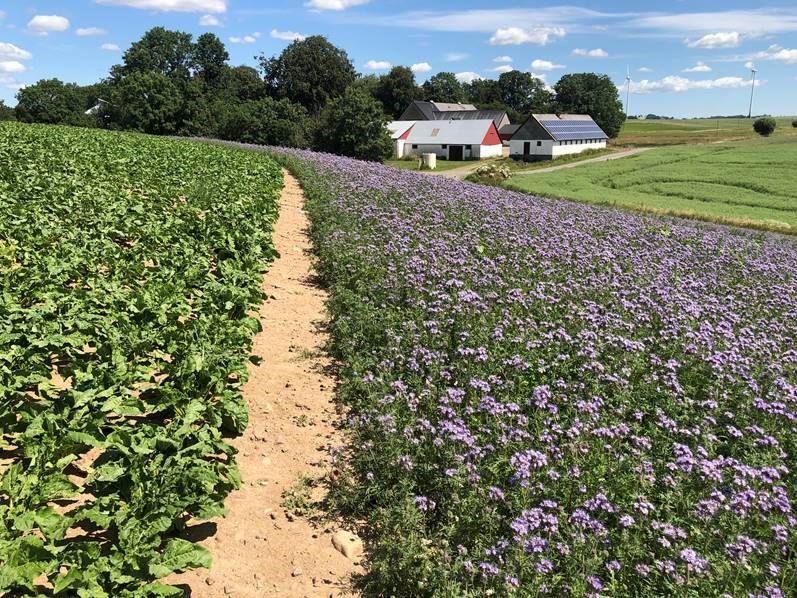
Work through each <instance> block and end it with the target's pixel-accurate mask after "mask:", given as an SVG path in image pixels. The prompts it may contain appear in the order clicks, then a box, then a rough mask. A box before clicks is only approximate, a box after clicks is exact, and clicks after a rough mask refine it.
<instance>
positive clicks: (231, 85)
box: [216, 66, 268, 101]
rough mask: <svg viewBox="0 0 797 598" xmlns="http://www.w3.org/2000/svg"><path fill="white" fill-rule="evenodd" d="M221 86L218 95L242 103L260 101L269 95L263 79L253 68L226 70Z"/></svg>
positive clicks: (238, 67)
mask: <svg viewBox="0 0 797 598" xmlns="http://www.w3.org/2000/svg"><path fill="white" fill-rule="evenodd" d="M221 81H222V82H221V85H220V86H219V89H217V90H216V95H217V96H219V97H221V96H223V97H225V98H234V99H236V100H240V101H247V100H259V99H261V98H264V97H266V96H267V95H268V87H266V84H265V82H264V81H263V79H261V78H260V75H259V74H258V72H257V70H256V69H254V68H252V67H251V66H236V67H232V68H229V67H228V68H226V69H225V70H224V72H223V74H222V76H221Z"/></svg>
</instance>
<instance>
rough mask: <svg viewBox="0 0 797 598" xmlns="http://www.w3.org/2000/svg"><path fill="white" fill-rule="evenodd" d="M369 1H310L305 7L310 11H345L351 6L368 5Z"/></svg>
mask: <svg viewBox="0 0 797 598" xmlns="http://www.w3.org/2000/svg"><path fill="white" fill-rule="evenodd" d="M369 1H370V0H310V1H309V2H306V3H305V6H306V7H308V8H310V9H311V10H346V9H347V8H351V7H352V6H360V5H362V4H368V2H369Z"/></svg>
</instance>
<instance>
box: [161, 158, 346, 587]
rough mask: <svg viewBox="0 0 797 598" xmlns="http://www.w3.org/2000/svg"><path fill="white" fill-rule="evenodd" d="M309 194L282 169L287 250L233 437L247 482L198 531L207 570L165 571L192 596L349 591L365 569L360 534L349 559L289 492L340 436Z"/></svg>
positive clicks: (281, 241)
mask: <svg viewBox="0 0 797 598" xmlns="http://www.w3.org/2000/svg"><path fill="white" fill-rule="evenodd" d="M303 201H304V196H303V194H302V191H301V189H300V187H299V185H298V183H297V181H296V179H295V178H293V177H292V176H291V175H289V174H288V173H287V172H285V190H284V191H283V194H282V197H281V199H280V216H279V219H278V221H277V223H276V227H275V230H274V244H275V245H276V248H277V250H278V251H279V253H280V256H281V257H280V258H279V259H277V260H276V261H275V262H274V263H273V264H272V266H271V268H270V270H269V271H268V273H267V274H266V276H265V278H264V280H263V288H264V289H265V291H266V293H268V294H269V295H270V296H271V298H270V299H269V300H267V301H266V302H265V303H264V304H263V305H262V306H261V308H260V314H259V315H260V319H261V322H262V324H263V332H262V333H260V334H259V335H258V336H257V337H256V338H255V345H254V349H253V352H254V354H255V355H259V356H260V357H262V358H263V363H262V364H261V365H260V366H259V367H256V366H251V367H250V372H251V377H250V379H249V381H248V382H247V384H246V385H245V386H244V389H243V393H244V397H245V398H246V401H247V403H248V405H249V416H250V423H249V428H248V429H247V431H246V432H245V433H244V435H243V436H241V437H240V438H237V439H234V440H233V441H232V444H233V445H234V446H235V447H236V448H237V449H238V451H239V454H238V463H239V465H240V469H241V476H242V478H243V485H242V487H241V489H240V490H238V491H236V492H234V493H233V494H231V495H230V496H229V497H228V499H227V501H226V506H227V507H228V509H229V514H228V515H227V517H226V518H224V519H220V520H217V521H216V522H215V526H217V528H216V529H215V534H212V532H213V531H214V530H213V528H214V524H205V525H204V526H199V527H198V528H197V530H196V532H197V534H196V535H198V536H199V537H203V536H207V537H205V539H203V540H202V541H201V544H202V545H204V546H206V547H207V548H208V549H209V550H210V551H211V553H212V554H213V566H212V568H211V569H210V571H208V570H203V569H200V570H197V571H192V572H188V573H185V574H182V575H179V576H172V577H171V578H169V579H167V580H165V581H167V582H169V583H176V584H187V586H188V587H187V588H186V595H187V596H192V597H195V598H216V597H219V598H229V597H233V598H256V597H261V596H286V597H293V596H297V597H302V596H312V597H315V596H323V597H325V598H327V597H329V596H347V595H351V593H352V592H351V584H350V577H351V575H352V574H354V573H357V572H360V571H361V570H362V568H361V566H360V564H359V559H360V557H359V556H356V555H357V553H358V550H357V549H358V546H357V544H356V542H355V543H353V544H352V546H353V547H354V549H355V555H354V556H353V557H352V558H347V557H346V556H344V555H343V554H342V553H341V552H339V551H338V550H336V549H335V547H334V546H333V544H332V537H333V534H334V533H335V532H337V531H338V528H337V527H336V526H335V525H333V524H329V523H327V524H324V523H323V522H322V523H318V522H316V523H314V522H312V521H311V520H310V519H308V518H306V517H302V516H297V515H296V512H295V511H291V509H288V508H286V506H287V505H288V503H287V502H286V501H285V500H284V498H283V495H284V493H285V492H290V491H294V498H293V499H292V501H293V503H294V504H296V503H297V502H298V503H302V502H303V499H302V498H297V497H301V496H302V494H303V492H302V491H300V490H299V487H300V486H299V485H298V482H299V481H300V480H301V479H302V478H303V477H305V476H307V477H308V478H311V479H319V478H322V477H324V476H325V475H326V474H328V473H329V472H330V471H331V464H330V454H329V448H330V447H332V446H338V445H340V444H342V440H341V439H340V437H339V435H338V433H337V432H336V431H335V429H334V426H333V423H334V421H335V420H336V419H337V415H336V412H335V407H334V404H333V390H334V387H335V380H334V379H333V378H332V377H330V375H329V372H328V369H329V366H330V362H329V359H328V358H327V357H326V356H325V355H324V354H323V353H322V352H321V347H322V346H323V344H324V342H325V341H326V333H325V331H324V327H323V326H324V304H325V301H326V297H327V294H326V291H325V290H324V289H322V288H320V287H319V286H317V285H316V284H315V283H314V279H313V272H312V261H311V256H310V239H309V237H308V234H307V227H308V221H307V217H306V215H305V213H304V211H303V209H302V205H303ZM309 493H310V494H311V497H310V502H313V501H318V500H319V499H321V498H322V497H323V494H324V489H323V484H317V485H316V486H315V487H313V488H310V489H309ZM316 521H317V520H316ZM210 534H212V535H210ZM347 536H348V535H347ZM338 537H339V538H340V536H338ZM352 538H354V539H355V540H356V537H352V536H348V537H347V538H346V540H351V539H352Z"/></svg>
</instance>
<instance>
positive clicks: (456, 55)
mask: <svg viewBox="0 0 797 598" xmlns="http://www.w3.org/2000/svg"><path fill="white" fill-rule="evenodd" d="M468 56H470V54H466V53H465V52H449V53H448V54H446V55H445V59H446V62H459V61H460V60H465V59H466V58H467V57H468Z"/></svg>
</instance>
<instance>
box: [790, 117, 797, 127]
mask: <svg viewBox="0 0 797 598" xmlns="http://www.w3.org/2000/svg"><path fill="white" fill-rule="evenodd" d="M791 126H792V127H794V128H795V129H797V118H795V119H794V120H793V121H791Z"/></svg>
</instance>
